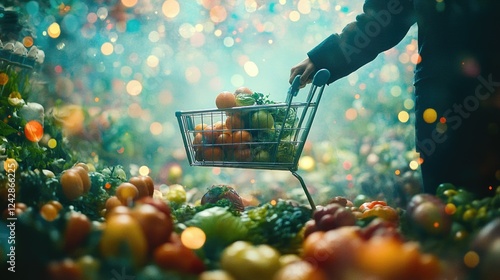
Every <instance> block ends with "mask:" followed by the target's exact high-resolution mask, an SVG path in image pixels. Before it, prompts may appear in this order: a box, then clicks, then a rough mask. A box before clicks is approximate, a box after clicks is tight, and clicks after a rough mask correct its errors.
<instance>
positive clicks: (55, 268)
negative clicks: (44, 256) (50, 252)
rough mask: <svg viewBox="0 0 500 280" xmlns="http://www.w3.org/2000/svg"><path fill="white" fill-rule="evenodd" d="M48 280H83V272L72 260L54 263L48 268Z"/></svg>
mask: <svg viewBox="0 0 500 280" xmlns="http://www.w3.org/2000/svg"><path fill="white" fill-rule="evenodd" d="M46 272H47V279H51V280H59V279H60V280H77V279H82V270H81V269H80V267H79V266H78V265H77V264H76V263H75V262H74V261H73V260H72V259H69V258H68V259H64V260H62V261H52V262H50V263H49V264H48V265H47V268H46ZM42 278H43V277H42Z"/></svg>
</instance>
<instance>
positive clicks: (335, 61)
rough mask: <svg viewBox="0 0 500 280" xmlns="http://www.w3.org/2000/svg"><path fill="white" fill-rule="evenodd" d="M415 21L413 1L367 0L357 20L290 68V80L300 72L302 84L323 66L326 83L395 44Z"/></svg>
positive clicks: (347, 72) (355, 68) (340, 76)
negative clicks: (326, 78) (327, 78)
mask: <svg viewBox="0 0 500 280" xmlns="http://www.w3.org/2000/svg"><path fill="white" fill-rule="evenodd" d="M414 23H415V16H414V10H413V1H412V0H366V1H365V3H364V5H363V13H362V14H360V15H358V16H357V17H356V21H354V22H352V23H350V24H348V25H347V26H346V27H345V28H344V29H343V30H342V32H341V33H340V34H332V35H331V36H329V37H328V38H326V39H325V40H324V41H323V42H321V43H320V44H319V45H317V46H316V47H315V48H313V49H312V50H311V51H309V52H308V53H307V56H308V58H306V59H305V60H304V61H302V62H301V63H299V64H297V65H296V66H294V67H293V68H292V70H291V76H290V82H291V81H293V79H294V77H295V76H296V75H299V74H300V75H302V76H301V84H302V85H305V83H306V82H309V81H310V79H311V77H312V76H311V75H312V74H314V72H316V71H317V70H318V69H322V68H326V69H328V70H329V71H330V79H329V81H328V83H332V82H334V81H336V80H338V79H340V78H342V77H344V76H347V75H348V74H350V73H352V72H354V71H355V70H357V69H358V68H360V67H361V66H363V65H365V64H366V63H368V62H370V61H372V60H373V59H375V57H377V55H378V54H379V53H381V52H383V51H385V50H388V49H390V48H391V47H394V46H395V45H396V44H397V43H399V42H400V41H401V39H403V38H404V36H405V35H406V33H407V32H408V30H409V29H410V27H411V26H412V25H413V24H414Z"/></svg>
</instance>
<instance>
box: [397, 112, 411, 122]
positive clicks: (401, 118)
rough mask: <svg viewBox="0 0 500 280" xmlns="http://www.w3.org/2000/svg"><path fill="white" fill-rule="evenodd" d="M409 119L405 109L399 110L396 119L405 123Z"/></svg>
mask: <svg viewBox="0 0 500 280" xmlns="http://www.w3.org/2000/svg"><path fill="white" fill-rule="evenodd" d="M409 119H410V114H409V113H408V112H406V111H401V112H399V114H398V120H399V121H400V122H402V123H406V122H408V120H409Z"/></svg>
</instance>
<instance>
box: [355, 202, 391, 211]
mask: <svg viewBox="0 0 500 280" xmlns="http://www.w3.org/2000/svg"><path fill="white" fill-rule="evenodd" d="M375 206H387V202H385V201H383V200H374V201H368V202H365V203H363V204H361V206H359V210H360V211H361V212H365V211H366V210H368V209H373V208H375Z"/></svg>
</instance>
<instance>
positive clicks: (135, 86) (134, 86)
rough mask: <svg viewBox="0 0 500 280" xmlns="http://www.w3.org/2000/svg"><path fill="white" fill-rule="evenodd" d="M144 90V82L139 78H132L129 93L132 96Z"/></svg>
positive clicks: (128, 88)
mask: <svg viewBox="0 0 500 280" xmlns="http://www.w3.org/2000/svg"><path fill="white" fill-rule="evenodd" d="M141 92H142V84H141V82H139V81H137V80H131V81H129V82H128V83H127V93H128V94H130V95H132V96H137V95H139V94H141Z"/></svg>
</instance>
